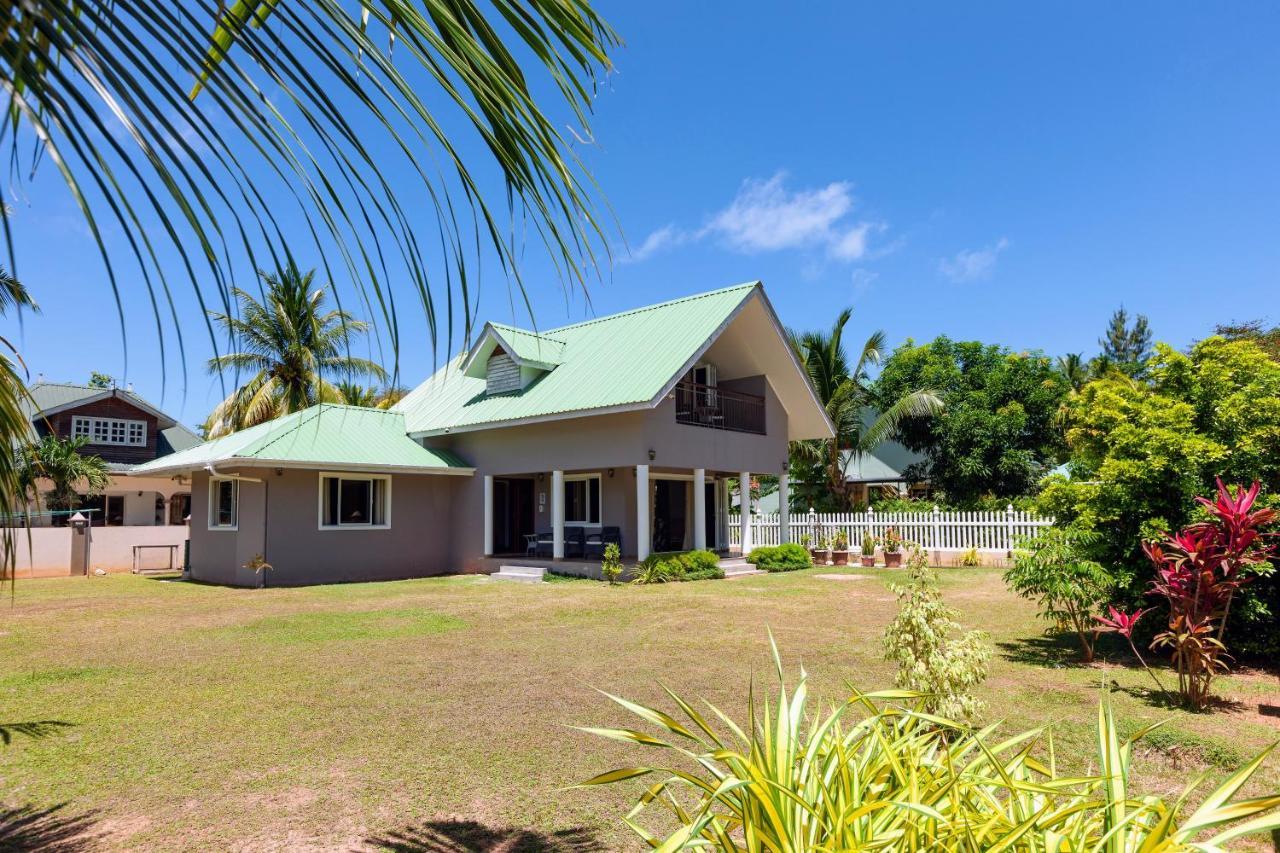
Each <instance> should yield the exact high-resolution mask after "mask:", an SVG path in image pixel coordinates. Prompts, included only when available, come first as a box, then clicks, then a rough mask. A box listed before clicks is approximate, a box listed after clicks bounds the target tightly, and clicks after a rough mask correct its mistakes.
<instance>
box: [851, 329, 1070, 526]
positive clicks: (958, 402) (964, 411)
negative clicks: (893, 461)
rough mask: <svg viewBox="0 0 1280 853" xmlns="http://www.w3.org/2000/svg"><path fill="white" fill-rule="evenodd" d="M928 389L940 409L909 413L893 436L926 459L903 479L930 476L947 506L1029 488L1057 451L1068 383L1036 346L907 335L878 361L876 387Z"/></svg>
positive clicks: (890, 393)
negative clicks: (919, 339)
mask: <svg viewBox="0 0 1280 853" xmlns="http://www.w3.org/2000/svg"><path fill="white" fill-rule="evenodd" d="M912 388H932V389H935V390H936V392H937V394H938V396H939V397H940V398H941V400H942V403H943V407H942V412H941V414H938V415H936V416H934V417H928V418H922V417H908V418H905V419H903V421H902V422H901V423H900V424H899V428H898V440H899V441H901V442H902V443H903V444H904V445H906V446H907V447H908V448H910V449H911V450H913V451H915V452H917V453H922V454H924V456H925V457H926V460H927V461H926V462H925V463H924V464H923V465H922V466H917V467H915V469H914V470H911V471H909V472H908V475H907V476H908V479H910V480H922V479H926V478H927V479H929V480H930V482H931V483H932V485H933V487H934V488H935V489H938V490H941V492H942V493H943V494H944V495H945V497H946V500H947V501H948V502H950V503H952V504H954V505H958V506H969V505H973V504H975V503H976V502H978V501H980V500H982V499H983V498H985V497H989V496H998V497H1000V498H1003V499H1008V498H1010V497H1014V496H1017V495H1026V494H1030V493H1032V492H1033V491H1034V490H1035V487H1036V484H1037V482H1038V481H1039V480H1040V478H1041V477H1043V476H1044V474H1045V473H1046V472H1047V471H1048V470H1049V469H1051V468H1053V467H1054V466H1055V465H1057V464H1058V463H1059V462H1060V461H1062V458H1063V456H1064V451H1065V447H1064V445H1063V441H1062V430H1061V428H1060V426H1059V417H1060V409H1061V405H1062V403H1063V401H1064V400H1065V399H1066V397H1067V394H1068V392H1069V391H1070V389H1071V382H1070V381H1069V380H1068V379H1067V377H1066V376H1065V375H1064V374H1063V373H1062V372H1061V371H1060V370H1059V369H1058V368H1057V367H1055V365H1054V363H1053V362H1052V361H1051V360H1050V359H1049V358H1047V357H1046V356H1043V355H1041V354H1039V353H1030V354H1028V353H1011V352H1009V351H1008V350H1006V349H1004V348H1003V347H998V346H991V345H987V344H982V343H979V342H977V341H968V342H962V341H952V340H951V339H950V338H947V337H939V338H937V339H936V340H934V341H932V342H931V343H927V344H921V345H917V344H915V343H914V342H912V341H910V340H908V341H907V342H906V343H904V344H903V345H902V346H900V347H898V348H897V349H896V350H894V352H893V354H892V355H891V356H890V357H889V358H888V359H886V360H885V363H884V370H883V371H882V372H881V373H880V376H879V378H878V379H877V380H876V384H875V392H876V394H877V395H879V396H880V397H883V398H885V399H894V398H896V397H897V396H899V395H901V394H902V393H904V392H906V391H907V390H909V389H912Z"/></svg>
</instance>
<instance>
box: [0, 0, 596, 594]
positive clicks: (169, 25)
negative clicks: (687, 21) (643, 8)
mask: <svg viewBox="0 0 1280 853" xmlns="http://www.w3.org/2000/svg"><path fill="white" fill-rule="evenodd" d="M359 7H360V8H359V13H358V14H357V13H356V9H355V8H354V7H353V5H352V4H345V3H339V2H335V0H317V1H316V2H299V0H237V2H233V3H229V2H221V0H218V1H217V2H215V0H157V2H151V3H112V2H104V0H90V2H83V0H41V2H38V3H7V4H5V7H4V9H5V12H4V26H3V27H2V28H0V81H2V82H3V84H4V89H5V92H6V93H7V112H6V116H5V118H6V127H7V128H8V132H7V133H5V134H4V136H3V141H2V142H0V153H2V154H3V156H4V159H5V160H6V162H8V163H10V165H11V167H12V174H13V175H14V176H17V177H18V179H19V180H21V177H22V176H27V175H31V174H34V173H35V172H36V171H37V170H38V168H39V167H40V166H41V165H44V166H45V168H56V169H57V171H58V173H59V176H60V177H61V178H62V180H63V182H64V183H65V185H66V187H67V190H68V194H69V197H70V199H71V200H72V202H73V203H74V204H75V205H76V207H77V209H78V211H79V213H80V215H81V216H82V218H83V220H84V224H85V226H86V228H87V229H88V231H89V233H90V234H91V237H92V240H93V245H94V246H96V249H97V252H98V254H99V256H100V257H101V259H102V265H103V271H104V273H105V279H106V282H107V284H109V285H110V287H111V288H112V290H113V292H114V293H116V294H119V293H120V290H121V284H122V279H126V278H128V279H136V280H139V281H141V282H142V283H143V285H144V286H145V287H146V289H147V291H148V295H149V297H150V304H151V307H152V311H151V316H152V317H154V321H155V329H156V335H157V337H158V338H159V345H160V358H159V360H158V363H159V365H160V367H161V370H162V371H164V369H165V368H166V366H167V365H171V364H173V363H174V362H175V361H176V360H180V361H181V363H182V364H183V365H184V367H185V350H184V346H183V332H184V331H187V330H189V329H190V328H191V326H192V324H191V323H190V322H187V321H184V320H182V319H180V318H179V316H178V313H179V312H178V307H177V305H178V300H177V299H176V298H175V291H176V289H177V288H178V287H181V286H186V287H189V288H190V289H191V290H192V291H193V292H194V293H195V296H196V299H197V301H198V302H199V303H200V304H201V305H202V306H214V307H218V306H220V307H221V310H222V311H223V312H224V313H228V314H229V313H231V311H232V303H233V301H234V299H235V296H234V294H233V292H232V282H234V281H237V280H242V279H244V278H247V277H248V274H250V273H252V271H254V270H256V269H258V268H260V267H275V266H278V265H280V264H281V263H282V262H283V261H282V259H285V258H288V257H290V256H291V251H294V252H296V251H307V252H314V254H315V256H317V257H323V258H326V259H330V258H331V259H334V261H335V265H336V267H337V268H339V269H340V271H341V273H342V274H343V278H344V279H345V278H349V279H350V280H351V281H353V282H354V283H355V291H356V294H357V295H358V297H359V299H358V302H359V303H360V304H361V305H363V306H364V307H365V308H366V309H367V310H368V312H369V315H370V319H373V320H375V322H376V323H377V324H378V327H379V328H380V329H385V330H386V332H387V334H388V343H389V345H390V348H391V350H392V352H393V353H395V352H398V346H399V340H400V330H399V329H398V327H397V318H398V317H399V318H403V317H404V316H405V313H404V311H403V306H402V305H401V304H399V303H398V301H397V298H396V294H395V293H394V292H392V290H391V288H390V287H389V284H390V282H391V281H393V280H400V281H406V282H408V284H409V287H410V289H411V290H410V292H411V293H412V298H413V300H414V301H415V302H416V303H418V305H420V307H421V311H422V314H423V316H424V317H425V320H426V327H427V333H428V335H429V337H430V339H431V341H432V342H433V343H435V342H437V341H444V342H445V344H446V347H447V349H448V350H449V351H450V352H452V351H453V350H454V349H455V340H454V338H455V332H456V334H457V335H458V336H459V337H460V336H461V335H462V334H464V333H465V332H466V331H467V330H469V329H471V328H472V327H473V325H474V322H473V317H472V316H471V311H472V309H473V306H474V304H475V298H474V297H475V292H476V287H475V282H474V280H473V270H475V269H476V268H477V267H478V264H477V263H475V259H474V258H472V257H471V255H473V254H474V255H479V254H480V253H481V252H482V251H483V252H484V253H485V254H488V255H491V256H492V257H494V258H496V262H495V263H493V264H492V265H490V266H487V267H486V269H500V270H502V271H503V272H504V273H505V274H506V275H508V276H509V277H510V280H511V282H512V285H513V288H514V290H515V291H516V293H515V301H516V302H517V303H521V304H525V305H527V304H528V300H527V299H525V298H524V284H523V282H522V280H521V278H520V275H519V269H518V266H517V264H516V263H515V260H516V258H517V256H518V254H519V253H520V252H521V251H523V249H524V243H525V242H527V241H521V240H517V239H513V238H511V233H512V229H511V228H509V227H506V226H508V225H510V226H518V228H519V230H520V232H521V233H527V234H530V235H533V242H535V243H537V244H540V245H541V247H542V248H543V249H544V250H545V251H547V253H548V254H549V255H550V257H551V260H552V262H553V264H554V266H555V267H556V269H557V271H558V272H559V274H560V275H561V277H562V282H563V284H564V286H565V287H567V288H578V287H583V288H585V286H586V283H587V281H588V280H589V279H588V277H589V276H590V275H591V271H592V270H593V269H597V268H598V266H599V264H598V258H599V255H600V252H601V251H602V250H603V251H605V252H607V245H608V242H607V240H606V237H605V234H604V232H603V230H602V229H601V227H600V225H599V222H598V218H597V215H596V212H595V211H596V208H597V206H598V201H597V199H598V192H597V190H596V187H595V184H594V182H593V181H592V179H591V178H590V176H589V174H588V173H587V171H586V170H585V168H584V167H583V165H582V162H581V160H580V158H579V157H578V155H577V154H576V153H575V152H574V150H573V144H574V143H573V138H574V136H575V135H576V136H578V137H581V138H586V139H589V138H590V131H589V129H588V128H587V119H588V116H589V114H590V112H591V110H592V108H593V100H594V97H595V94H596V92H595V88H596V82H597V79H598V77H599V76H600V75H601V74H603V73H605V72H607V71H608V69H609V68H610V60H609V56H608V52H609V51H610V50H612V49H613V48H614V47H615V46H616V45H617V44H618V43H619V40H618V37H617V35H616V33H615V32H614V31H613V29H612V28H611V27H610V26H609V25H608V24H607V23H606V22H605V21H604V20H603V19H601V17H600V16H599V15H598V14H597V13H596V12H595V10H594V9H593V8H592V7H591V5H590V4H589V3H588V2H587V0H490V2H487V3H486V2H482V0H364V2H361V3H360V4H359ZM393 44H394V45H396V46H398V47H397V50H396V52H395V54H396V55H395V61H394V62H393V61H392V57H391V46H392V45H393ZM535 91H536V92H538V93H540V95H539V97H538V98H535V95H534V93H535ZM544 106H547V107H553V108H555V111H554V112H548V111H547V110H545V109H544ZM566 119H568V120H567V121H566ZM575 126H576V130H575V129H574V128H575ZM566 127H568V128H569V129H567V130H566V129H564V128H566ZM356 128H358V132H357V130H356ZM464 139H472V140H475V141H478V142H479V143H480V145H481V146H482V148H483V150H487V151H488V153H489V155H490V156H488V157H485V156H481V157H471V156H467V157H464V156H463V155H462V153H461V151H462V149H461V147H460V144H461V143H462V142H463V140H464ZM432 162H434V163H436V164H437V166H438V168H437V167H435V166H430V165H428V164H431V163H432ZM493 166H496V167H497V168H496V170H494V169H493V168H492V167H493ZM495 174H496V180H495V179H494V177H493V176H494V175H495ZM13 192H15V193H17V194H21V193H22V190H21V188H20V187H17V188H13ZM11 219H12V217H11V216H10V215H7V211H6V215H0V229H3V240H0V244H2V245H3V246H4V253H5V254H4V255H3V256H0V261H7V267H8V268H9V269H10V270H14V271H15V272H16V270H17V269H18V266H17V259H16V258H15V256H14V247H15V245H20V243H19V241H18V240H17V239H16V238H15V234H14V231H13V226H12V222H11ZM284 222H295V223H298V229H299V231H298V233H301V234H304V235H308V236H309V237H310V238H311V239H310V241H309V242H308V243H307V245H305V246H304V245H296V244H295V245H293V246H290V245H288V244H287V242H286V236H285V231H284V230H283V229H282V228H281V224H282V223H284ZM110 231H117V232H119V233H120V234H123V235H124V236H123V239H121V240H119V241H114V246H122V247H126V248H123V249H116V248H113V247H112V246H110V245H109V244H108V241H107V239H106V238H105V237H104V234H106V233H108V232H110ZM437 248H438V249H439V257H438V258H437V257H436V255H435V254H433V253H434V252H435V250H436V249H437ZM326 274H327V275H329V276H330V277H331V278H334V277H335V275H334V271H331V270H326ZM16 281H17V279H16V278H15V277H14V276H11V275H7V276H5V277H4V278H3V280H0V304H3V303H4V302H5V301H7V302H9V303H11V304H12V303H15V302H16V303H19V304H20V303H23V302H28V301H29V297H26V295H25V291H22V290H20V289H19V288H15V286H14V285H15V284H16ZM117 305H118V306H119V310H118V313H119V323H120V328H121V332H122V334H124V333H125V331H126V330H125V312H124V308H123V304H122V302H121V301H120V299H119V297H118V296H117ZM166 318H168V319H171V323H170V322H167V321H166ZM189 319H190V318H188V320H189ZM167 331H171V334H166V332H167ZM208 333H209V337H210V341H211V342H212V343H213V344H214V346H215V351H216V350H217V349H218V342H217V341H216V339H215V335H214V330H213V327H212V325H208ZM175 344H176V348H177V350H178V354H179V356H180V358H179V359H176V360H175V359H174V358H173V350H174V348H175ZM3 346H4V348H5V349H7V350H9V352H10V353H12V351H13V350H12V347H11V346H9V345H8V342H7V341H5V342H3ZM19 372H20V371H19V370H18V369H16V368H15V366H14V360H13V359H11V358H8V357H5V358H4V360H3V363H0V442H4V443H5V446H7V447H13V446H16V444H15V440H17V439H19V438H20V437H21V436H23V434H24V433H25V431H26V430H27V429H28V427H29V425H28V424H26V423H25V421H24V418H23V417H22V406H21V405H20V399H21V395H22V392H21V388H22V387H23V386H22V382H21V379H20V376H19ZM228 414H230V413H228ZM230 422H232V421H230V420H228V423H230ZM21 498H22V496H21V494H20V490H19V484H18V482H17V478H16V467H15V466H14V465H13V464H12V462H11V461H6V462H4V463H2V464H0V511H10V512H11V511H13V510H14V509H15V508H17V507H18V506H19V504H20V501H21ZM4 551H5V554H6V560H5V562H6V564H9V563H11V561H10V560H9V559H8V556H9V555H12V554H13V553H14V551H13V549H12V548H5V549H4ZM4 571H5V572H6V573H7V572H8V571H9V565H6V567H5V569H4Z"/></svg>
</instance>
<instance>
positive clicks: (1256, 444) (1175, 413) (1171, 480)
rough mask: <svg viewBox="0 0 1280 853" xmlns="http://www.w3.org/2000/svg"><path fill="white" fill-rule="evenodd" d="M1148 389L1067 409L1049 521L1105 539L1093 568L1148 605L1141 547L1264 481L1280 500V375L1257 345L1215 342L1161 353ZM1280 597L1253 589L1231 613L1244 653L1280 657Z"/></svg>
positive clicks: (1111, 389)
mask: <svg viewBox="0 0 1280 853" xmlns="http://www.w3.org/2000/svg"><path fill="white" fill-rule="evenodd" d="M1147 373H1148V379H1147V380H1146V381H1139V380H1136V379H1133V378H1131V377H1127V376H1121V375H1117V374H1111V375H1109V376H1107V377H1105V378H1103V379H1099V380H1096V381H1094V382H1091V383H1089V384H1088V385H1086V386H1085V388H1084V390H1083V391H1082V392H1081V393H1080V394H1079V395H1078V396H1077V397H1076V398H1075V399H1074V400H1072V401H1071V403H1070V406H1069V415H1068V425H1067V430H1066V440H1067V444H1068V446H1069V448H1070V454H1071V462H1070V467H1071V477H1070V478H1069V479H1068V478H1065V477H1060V476H1055V477H1051V478H1049V480H1048V481H1047V482H1046V484H1045V486H1044V489H1043V490H1042V492H1041V494H1040V496H1039V497H1038V499H1037V507H1038V509H1039V510H1040V511H1041V512H1044V513H1047V514H1051V515H1053V516H1055V517H1057V519H1058V520H1059V521H1060V522H1064V523H1075V524H1077V525H1080V526H1082V527H1085V528H1087V529H1090V530H1094V531H1096V532H1097V533H1099V534H1100V539H1099V540H1098V543H1097V545H1096V546H1094V553H1093V554H1092V555H1091V556H1092V557H1093V558H1094V559H1096V560H1098V561H1099V562H1101V563H1102V564H1103V565H1106V566H1108V567H1111V568H1114V569H1119V570H1122V571H1124V572H1126V573H1128V574H1131V575H1132V576H1133V578H1134V581H1133V583H1132V585H1131V587H1130V593H1131V595H1132V596H1133V597H1134V598H1135V600H1136V599H1137V598H1139V597H1140V596H1141V593H1142V592H1143V591H1144V589H1145V587H1146V583H1147V581H1149V580H1150V578H1151V576H1152V572H1151V567H1150V562H1149V561H1148V560H1147V559H1146V557H1145V555H1144V554H1143V553H1142V549H1141V545H1142V542H1143V540H1144V539H1151V538H1153V537H1155V536H1157V535H1158V534H1160V533H1162V532H1164V531H1169V530H1174V529H1177V528H1180V527H1183V526H1185V525H1187V524H1188V523H1190V522H1192V521H1194V520H1196V515H1195V513H1196V506H1197V504H1196V501H1195V498H1196V496H1197V495H1202V494H1208V493H1210V492H1211V491H1212V490H1213V489H1214V479H1215V477H1218V476H1221V477H1222V479H1223V480H1224V481H1226V482H1234V483H1250V482H1253V481H1254V480H1258V481H1260V482H1261V484H1262V489H1263V492H1264V494H1266V495H1268V496H1270V498H1269V499H1270V500H1275V495H1276V494H1277V492H1280V364H1277V363H1276V362H1275V361H1272V360H1271V359H1270V358H1269V357H1268V356H1267V354H1266V353H1265V352H1264V351H1263V350H1262V349H1261V348H1259V347H1258V345H1257V344H1256V343H1253V342H1251V341H1227V340H1225V339H1223V338H1219V337H1213V338H1208V339H1206V340H1203V341H1200V342H1199V343H1197V344H1196V345H1195V346H1193V347H1192V348H1191V350H1190V352H1189V353H1185V354H1184V353H1180V352H1178V351H1176V350H1174V349H1173V348H1172V347H1170V346H1167V345H1165V344H1157V345H1156V348H1155V355H1154V356H1153V357H1152V359H1151V361H1150V363H1149V365H1148V370H1147ZM1277 614H1280V590H1278V589H1277V584H1276V582H1275V581H1274V579H1273V578H1269V579H1266V580H1265V581H1260V582H1258V583H1256V584H1251V585H1250V586H1248V587H1246V589H1245V591H1244V593H1243V600H1242V602H1241V603H1240V605H1239V606H1237V607H1235V608H1234V609H1233V610H1232V614H1231V619H1232V624H1233V626H1235V627H1233V628H1232V633H1233V634H1234V635H1235V636H1236V637H1239V638H1247V640H1248V648H1246V649H1245V650H1246V651H1254V652H1258V651H1265V650H1267V649H1280V631H1277V627H1276V622H1275V621H1274V620H1275V619H1276V618H1277Z"/></svg>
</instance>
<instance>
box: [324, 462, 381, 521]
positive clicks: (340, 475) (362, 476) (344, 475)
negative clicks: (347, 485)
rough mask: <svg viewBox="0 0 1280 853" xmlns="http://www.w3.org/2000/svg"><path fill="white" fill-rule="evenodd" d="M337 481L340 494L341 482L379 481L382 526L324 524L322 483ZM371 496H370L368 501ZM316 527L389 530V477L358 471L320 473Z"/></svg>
mask: <svg viewBox="0 0 1280 853" xmlns="http://www.w3.org/2000/svg"><path fill="white" fill-rule="evenodd" d="M334 478H336V479H337V480H338V493H339V494H341V493H342V481H343V480H370V481H372V480H381V481H382V484H383V485H382V494H383V495H384V502H385V504H386V506H384V507H383V510H382V517H383V519H385V520H384V521H383V523H382V524H325V523H324V493H325V489H324V481H325V480H328V479H334ZM372 499H373V496H372V495H370V500H372ZM316 527H317V529H319V530H390V529H391V475H390V474H366V473H363V472H360V471H321V472H320V476H319V478H318V479H317V480H316Z"/></svg>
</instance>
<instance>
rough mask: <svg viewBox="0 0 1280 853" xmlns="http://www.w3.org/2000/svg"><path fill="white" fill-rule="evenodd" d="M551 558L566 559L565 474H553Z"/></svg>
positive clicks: (559, 472) (560, 472)
mask: <svg viewBox="0 0 1280 853" xmlns="http://www.w3.org/2000/svg"><path fill="white" fill-rule="evenodd" d="M551 556H552V557H554V558H555V559H557V560H563V559H564V472H563V471H552V472H551Z"/></svg>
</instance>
